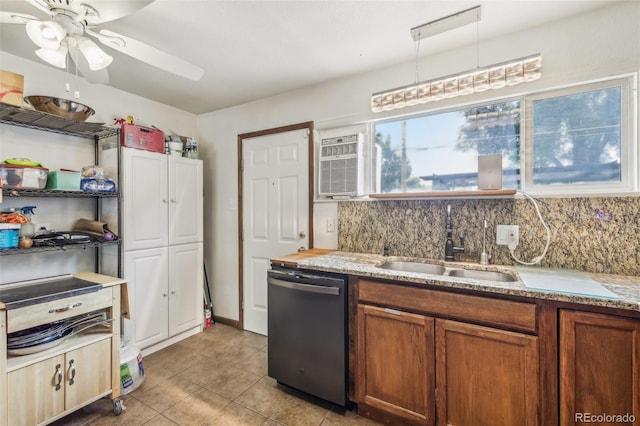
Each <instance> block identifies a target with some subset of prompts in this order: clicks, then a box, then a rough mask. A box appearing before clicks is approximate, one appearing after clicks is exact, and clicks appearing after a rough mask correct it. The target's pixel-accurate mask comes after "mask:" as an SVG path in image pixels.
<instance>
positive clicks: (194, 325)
mask: <svg viewBox="0 0 640 426" xmlns="http://www.w3.org/2000/svg"><path fill="white" fill-rule="evenodd" d="M202 255H203V249H202V243H201V242H200V243H191V244H180V245H176V246H169V247H158V248H152V249H146V250H135V251H132V252H128V253H125V265H124V268H125V276H127V277H129V279H130V280H131V281H129V283H135V284H134V285H133V286H132V285H131V284H129V303H130V307H131V321H126V322H125V335H127V336H135V342H136V345H137V346H138V347H140V348H149V347H151V346H153V345H156V344H161V343H162V342H165V341H167V339H169V338H172V337H174V336H178V335H180V334H181V333H188V332H189V331H191V330H195V329H199V327H200V326H201V325H202V322H203V316H202V300H203V296H202V280H203V266H202V262H203V259H202ZM185 337H186V336H185Z"/></svg>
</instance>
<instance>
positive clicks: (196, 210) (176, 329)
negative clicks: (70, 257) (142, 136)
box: [113, 148, 204, 353]
mask: <svg viewBox="0 0 640 426" xmlns="http://www.w3.org/2000/svg"><path fill="white" fill-rule="evenodd" d="M119 149H120V150H121V152H122V155H121V157H122V188H123V189H122V194H123V202H122V211H123V224H122V225H123V226H122V229H123V242H124V243H123V246H124V247H123V250H124V277H125V278H126V279H127V282H128V285H129V292H130V295H131V304H130V305H131V306H130V307H131V315H130V316H131V320H130V321H125V324H124V331H125V336H127V337H128V338H130V339H132V340H133V341H135V343H136V345H137V346H138V347H140V348H141V349H145V353H151V352H154V351H155V350H158V349H161V348H162V347H164V346H166V345H168V344H171V343H174V342H176V341H179V340H181V339H182V338H185V337H188V336H190V335H192V334H194V333H196V332H198V331H200V330H201V329H202V325H203V321H204V320H203V309H202V303H203V295H202V291H203V278H204V277H203V275H204V274H203V268H204V266H203V242H202V241H203V233H204V231H203V182H202V168H203V167H202V161H201V160H194V159H190V158H182V157H176V156H171V155H165V154H160V153H156V152H150V151H144V150H138V149H133V148H119ZM113 151H115V149H114V150H113ZM114 157H115V155H114Z"/></svg>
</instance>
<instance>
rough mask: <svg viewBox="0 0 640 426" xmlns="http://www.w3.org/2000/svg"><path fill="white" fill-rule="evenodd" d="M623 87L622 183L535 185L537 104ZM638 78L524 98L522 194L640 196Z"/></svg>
mask: <svg viewBox="0 0 640 426" xmlns="http://www.w3.org/2000/svg"><path fill="white" fill-rule="evenodd" d="M614 87H620V89H621V90H620V102H621V105H620V107H621V108H620V182H600V183H593V184H588V183H581V184H552V185H544V184H534V183H533V103H534V102H535V101H540V100H545V99H552V98H557V97H562V96H568V95H574V94H580V93H585V92H591V91H595V90H601V89H608V88H614ZM636 97H637V74H633V75H626V76H618V77H616V78H613V79H607V80H601V81H597V82H589V83H580V84H576V85H572V86H569V87H563V88H557V89H550V90H546V91H543V92H536V93H531V94H529V95H525V96H524V120H523V121H522V122H521V126H522V128H521V129H520V135H521V137H522V140H523V143H521V146H520V149H521V150H522V152H521V157H520V158H521V162H520V164H521V166H522V167H521V170H520V179H521V183H522V185H521V186H522V190H523V191H526V192H528V193H530V194H532V195H539V196H604V195H611V194H615V195H625V194H637V193H638V163H639V159H638V142H637V135H636V129H637V125H636V122H637V113H636V104H637V100H636Z"/></svg>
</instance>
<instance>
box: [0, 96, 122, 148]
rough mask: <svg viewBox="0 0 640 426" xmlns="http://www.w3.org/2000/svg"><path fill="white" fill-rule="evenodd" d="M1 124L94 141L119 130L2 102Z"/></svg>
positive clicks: (114, 133)
mask: <svg viewBox="0 0 640 426" xmlns="http://www.w3.org/2000/svg"><path fill="white" fill-rule="evenodd" d="M0 123H6V124H11V125H14V126H19V127H26V128H29V129H36V130H45V131H48V132H54V133H60V134H62V135H68V136H76V137H80V138H85V139H92V140H96V139H103V138H107V137H110V136H115V135H117V134H118V129H117V128H113V127H107V126H105V125H104V123H87V122H84V121H76V120H70V119H68V118H63V117H58V116H56V115H52V114H47V113H46V112H40V111H34V110H30V109H24V108H20V107H17V106H15V105H9V104H5V103H2V102H0Z"/></svg>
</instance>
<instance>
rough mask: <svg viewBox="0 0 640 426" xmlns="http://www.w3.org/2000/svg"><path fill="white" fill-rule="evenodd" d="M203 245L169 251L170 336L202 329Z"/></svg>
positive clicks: (170, 248) (188, 245)
mask: <svg viewBox="0 0 640 426" xmlns="http://www.w3.org/2000/svg"><path fill="white" fill-rule="evenodd" d="M202 255H203V247H202V243H195V244H182V245H178V246H170V247H169V275H170V278H169V335H170V336H173V335H175V334H178V333H181V332H183V331H186V330H188V329H190V328H192V327H197V326H198V325H201V324H202V323H203V321H204V319H203V318H204V317H203V311H202V300H203V297H202V288H203V275H204V274H203V266H202Z"/></svg>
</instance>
